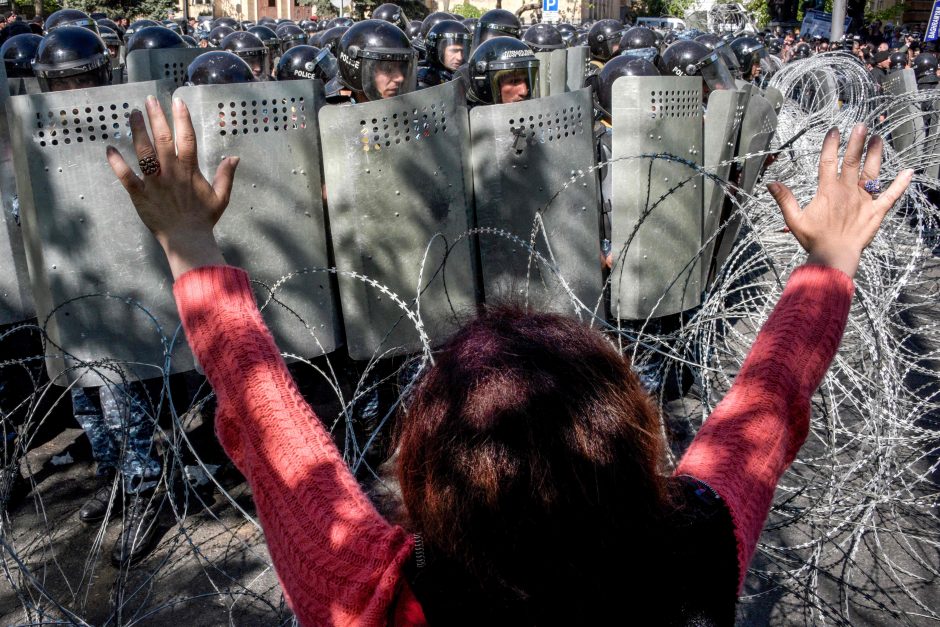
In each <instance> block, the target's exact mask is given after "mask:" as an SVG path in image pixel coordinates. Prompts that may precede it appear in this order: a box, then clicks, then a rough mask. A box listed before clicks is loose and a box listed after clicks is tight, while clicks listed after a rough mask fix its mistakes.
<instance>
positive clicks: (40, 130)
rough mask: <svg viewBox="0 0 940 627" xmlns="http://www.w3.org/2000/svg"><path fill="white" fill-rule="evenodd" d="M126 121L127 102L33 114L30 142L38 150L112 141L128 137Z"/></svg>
mask: <svg viewBox="0 0 940 627" xmlns="http://www.w3.org/2000/svg"><path fill="white" fill-rule="evenodd" d="M130 117H131V108H130V104H129V103H127V102H112V103H105V104H98V105H88V106H83V107H72V108H63V109H59V110H57V111H56V110H48V111H37V112H36V128H35V131H34V132H33V141H35V142H36V143H37V144H39V146H40V147H41V148H47V147H51V146H59V145H63V144H66V145H67V144H72V143H76V144H81V143H84V142H86V141H89V142H94V141H115V140H119V139H121V138H122V137H125V138H126V137H129V136H130V121H129V118H130Z"/></svg>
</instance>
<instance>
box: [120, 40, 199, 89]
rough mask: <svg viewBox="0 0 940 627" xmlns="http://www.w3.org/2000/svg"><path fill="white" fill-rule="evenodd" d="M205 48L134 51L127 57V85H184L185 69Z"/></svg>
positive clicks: (125, 67) (125, 70)
mask: <svg viewBox="0 0 940 627" xmlns="http://www.w3.org/2000/svg"><path fill="white" fill-rule="evenodd" d="M207 50H208V49H207V48H169V49H145V50H134V51H132V52H131V53H130V54H128V55H127V59H126V61H125V66H124V72H125V75H126V80H127V82H128V83H137V82H139V81H158V80H163V79H167V80H171V81H173V83H174V84H175V85H176V86H177V87H182V86H183V85H184V84H185V83H186V68H188V67H189V64H190V63H192V62H193V59H195V58H196V57H198V56H199V55H201V54H202V53H204V52H207Z"/></svg>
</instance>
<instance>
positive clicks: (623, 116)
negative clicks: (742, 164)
mask: <svg viewBox="0 0 940 627" xmlns="http://www.w3.org/2000/svg"><path fill="white" fill-rule="evenodd" d="M716 93H720V92H716ZM713 95H714V94H713ZM611 99H612V101H613V107H614V110H613V112H612V113H613V117H612V121H613V128H614V135H613V151H612V152H613V164H612V166H611V167H613V171H612V176H613V206H612V216H611V223H612V234H613V236H612V238H611V244H612V248H613V255H614V266H613V270H612V271H611V283H610V298H611V313H612V314H613V316H614V317H616V318H620V319H626V320H643V319H646V318H649V317H660V316H665V315H668V314H674V313H677V312H681V311H685V310H687V309H690V308H692V307H695V306H697V305H698V304H699V303H700V302H701V277H702V269H701V265H700V264H701V261H700V256H699V249H700V248H701V245H702V213H703V208H702V201H703V195H702V192H703V185H702V181H703V179H702V176H701V174H700V173H699V172H698V171H697V170H696V167H700V166H701V165H702V163H703V158H704V157H703V154H702V141H703V131H702V80H701V79H700V78H698V77H681V78H679V77H672V76H664V77H646V76H644V77H635V76H633V77H622V78H619V79H617V80H616V81H615V82H614V86H613V94H612V98H611ZM679 160H681V161H679Z"/></svg>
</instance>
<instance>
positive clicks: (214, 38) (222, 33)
mask: <svg viewBox="0 0 940 627" xmlns="http://www.w3.org/2000/svg"><path fill="white" fill-rule="evenodd" d="M234 32H235V29H234V28H232V27H231V26H224V25H223V26H216V27H215V28H213V29H212V30H210V31H209V37H208V39H209V45H210V46H212V47H214V48H218V47H219V45H220V44H221V43H222V40H223V39H225V38H226V37H227V36H228V35H231V34H232V33H234Z"/></svg>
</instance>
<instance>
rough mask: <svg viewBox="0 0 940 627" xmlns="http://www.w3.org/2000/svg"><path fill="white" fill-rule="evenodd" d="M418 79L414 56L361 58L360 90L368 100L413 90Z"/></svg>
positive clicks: (381, 98) (390, 96)
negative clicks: (405, 57) (403, 57)
mask: <svg viewBox="0 0 940 627" xmlns="http://www.w3.org/2000/svg"><path fill="white" fill-rule="evenodd" d="M417 85H418V81H417V77H416V75H415V60H414V56H413V55H411V56H409V58H408V59H404V60H402V59H363V61H362V92H363V93H364V94H365V95H366V98H368V99H369V100H370V101H374V100H383V99H385V98H394V97H395V96H401V95H402V94H407V93H409V92H412V91H414V90H415V89H416V88H417Z"/></svg>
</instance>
